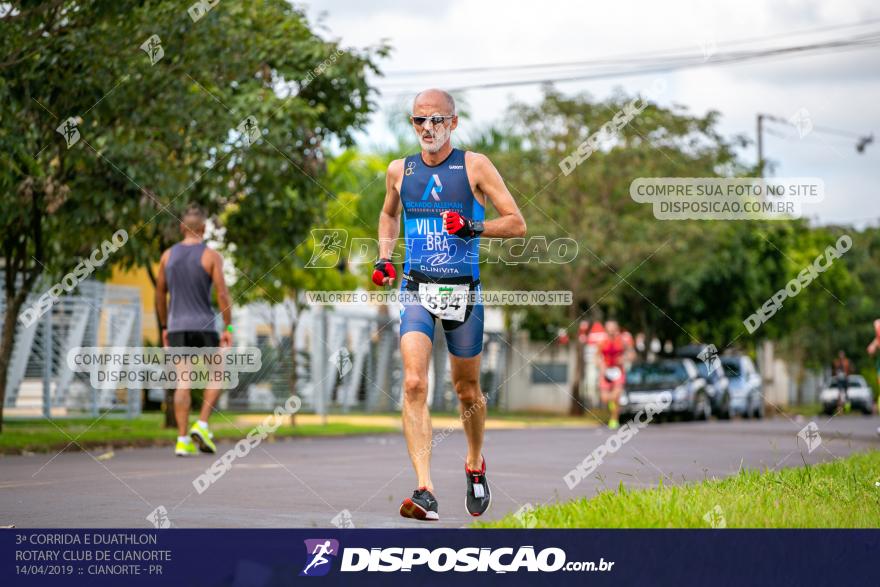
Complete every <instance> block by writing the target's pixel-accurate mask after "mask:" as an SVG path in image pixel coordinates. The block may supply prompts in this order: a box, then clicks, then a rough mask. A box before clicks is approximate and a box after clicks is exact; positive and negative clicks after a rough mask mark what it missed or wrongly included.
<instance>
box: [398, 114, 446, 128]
mask: <svg viewBox="0 0 880 587" xmlns="http://www.w3.org/2000/svg"><path fill="white" fill-rule="evenodd" d="M452 118H455V115H452V114H450V115H448V116H442V115H440V114H437V115H435V116H410V117H409V119H410V120H411V121H412V123H413V124H414V125H416V126H425V123H426V122H427V121H429V120H430V121H431V124H432V125H434V126H437V125H440V124H443V123H444V122H446V121H447V120H449V119H452Z"/></svg>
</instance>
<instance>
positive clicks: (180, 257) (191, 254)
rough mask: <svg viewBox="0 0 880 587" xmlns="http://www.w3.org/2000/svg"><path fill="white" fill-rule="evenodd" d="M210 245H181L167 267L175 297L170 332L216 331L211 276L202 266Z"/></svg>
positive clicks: (171, 308) (171, 255)
mask: <svg viewBox="0 0 880 587" xmlns="http://www.w3.org/2000/svg"><path fill="white" fill-rule="evenodd" d="M205 248H206V245H205V244H204V243H199V244H197V245H185V244H183V243H177V244H176V245H174V246H173V247H171V254H170V255H169V256H168V262H167V263H166V264H165V282H166V283H167V284H168V292H169V293H170V294H171V307H170V308H169V311H168V332H183V331H191V332H206V331H216V327H215V325H214V321H215V317H214V311H213V310H212V309H211V276H210V275H208V272H207V271H205V268H204V267H202V253H204V252H205Z"/></svg>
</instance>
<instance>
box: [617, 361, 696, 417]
mask: <svg viewBox="0 0 880 587" xmlns="http://www.w3.org/2000/svg"><path fill="white" fill-rule="evenodd" d="M651 403H661V404H663V403H665V404H668V405H667V406H666V409H665V410H663V412H662V414H661V415H669V416H673V415H680V416H683V417H684V418H685V419H686V420H707V419H709V417H710V416H711V415H712V404H711V400H710V399H709V394H708V390H707V383H706V380H705V379H703V378H702V377H700V374H699V371H698V370H697V367H696V365H694V362H693V361H692V360H690V359H663V360H660V361H657V362H653V363H647V362H638V363H633V365H632V366H630V368H629V369H628V370H627V372H626V384H625V385H624V391H623V395H622V396H621V398H620V412H621V416H622V417H624V418H632V417H633V416H635V415H636V414H638V413H639V412H640V411H642V410H644V409H645V408H646V407H647V406H648V404H651Z"/></svg>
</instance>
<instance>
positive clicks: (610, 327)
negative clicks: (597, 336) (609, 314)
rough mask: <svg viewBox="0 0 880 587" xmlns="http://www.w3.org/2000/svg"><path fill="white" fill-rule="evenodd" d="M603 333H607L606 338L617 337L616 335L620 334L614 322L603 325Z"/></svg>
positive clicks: (610, 321)
mask: <svg viewBox="0 0 880 587" xmlns="http://www.w3.org/2000/svg"><path fill="white" fill-rule="evenodd" d="M605 332H607V333H608V336H617V334H618V333H619V332H620V327H619V326H618V325H617V322H615V321H614V320H609V321H608V322H606V323H605Z"/></svg>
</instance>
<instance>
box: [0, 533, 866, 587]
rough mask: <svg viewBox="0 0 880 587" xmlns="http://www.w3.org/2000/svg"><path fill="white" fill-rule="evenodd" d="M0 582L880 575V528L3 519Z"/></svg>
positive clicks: (478, 581) (244, 583)
mask: <svg viewBox="0 0 880 587" xmlns="http://www.w3.org/2000/svg"><path fill="white" fill-rule="evenodd" d="M0 543H2V559H3V565H2V568H3V570H2V575H0V585H4V586H8V585H35V586H36V585H126V586H129V585H132V586H135V585H166V586H175V587H176V586H190V585H191V586H201V587H215V586H221V585H229V586H234V587H273V586H281V585H310V584H311V585H352V584H356V585H358V586H361V585H397V584H404V583H406V584H408V585H447V584H452V583H453V582H455V583H456V584H467V585H494V584H498V585H501V584H503V585H543V584H546V585H615V586H620V585H625V584H627V585H629V584H633V582H635V581H640V582H644V584H647V585H709V584H711V585H713V586H715V585H774V586H781V585H798V586H799V587H803V586H804V585H809V586H816V585H842V584H845V583H850V582H853V584H859V585H880V530H444V529H436V530H359V529H348V530H336V529H334V530H327V529H296V530H177V529H168V530H135V529H131V530H60V529H59V530H16V529H10V530H2V531H0Z"/></svg>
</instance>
